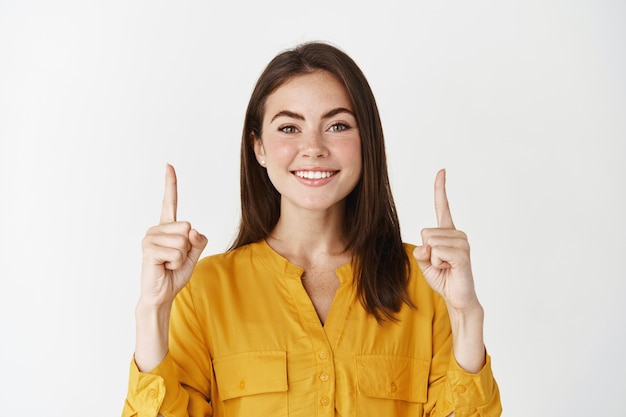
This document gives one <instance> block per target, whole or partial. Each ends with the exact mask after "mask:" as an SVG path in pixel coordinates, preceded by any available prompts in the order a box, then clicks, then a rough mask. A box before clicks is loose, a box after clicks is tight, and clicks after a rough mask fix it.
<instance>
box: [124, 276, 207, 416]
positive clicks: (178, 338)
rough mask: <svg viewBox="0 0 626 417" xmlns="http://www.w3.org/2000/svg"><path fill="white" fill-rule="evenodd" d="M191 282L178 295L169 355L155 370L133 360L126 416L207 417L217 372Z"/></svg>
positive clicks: (174, 306) (175, 303)
mask: <svg viewBox="0 0 626 417" xmlns="http://www.w3.org/2000/svg"><path fill="white" fill-rule="evenodd" d="M190 286H191V281H190V283H189V284H187V286H186V287H185V288H184V289H183V290H182V291H181V292H180V293H179V294H178V295H177V296H176V299H175V300H174V305H173V307H172V314H171V318H170V330H169V352H168V354H167V355H166V357H165V358H164V359H163V361H162V362H161V363H160V364H159V365H158V366H157V367H156V368H155V369H153V370H152V371H150V372H147V373H144V372H140V371H139V370H138V368H137V365H136V364H135V361H134V360H133V361H132V362H131V366H130V377H129V383H128V394H127V397H126V402H125V404H124V410H123V412H122V417H135V416H136V417H156V416H157V415H159V414H160V415H162V416H163V417H206V416H211V415H213V409H212V407H211V402H210V389H211V382H210V381H211V379H212V378H211V375H212V374H213V369H212V365H211V360H210V358H209V355H208V352H207V349H206V346H205V343H204V337H203V333H202V331H201V329H200V326H199V325H198V320H197V316H196V312H195V308H194V305H193V297H192V291H191V289H190Z"/></svg>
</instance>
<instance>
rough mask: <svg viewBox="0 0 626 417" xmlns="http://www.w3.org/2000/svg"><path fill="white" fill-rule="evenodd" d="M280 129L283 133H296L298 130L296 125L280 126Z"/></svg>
mask: <svg viewBox="0 0 626 417" xmlns="http://www.w3.org/2000/svg"><path fill="white" fill-rule="evenodd" d="M278 130H280V131H281V132H283V133H296V132H297V131H298V129H296V127H295V126H282V127H279V128H278Z"/></svg>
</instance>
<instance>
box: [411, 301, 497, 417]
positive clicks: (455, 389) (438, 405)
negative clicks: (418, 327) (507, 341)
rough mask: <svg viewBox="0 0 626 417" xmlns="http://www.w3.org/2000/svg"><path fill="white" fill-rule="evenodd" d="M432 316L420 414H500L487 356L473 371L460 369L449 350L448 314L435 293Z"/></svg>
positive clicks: (467, 416)
mask: <svg viewBox="0 0 626 417" xmlns="http://www.w3.org/2000/svg"><path fill="white" fill-rule="evenodd" d="M437 298H439V300H438V301H437V307H436V312H435V317H434V319H433V358H432V362H431V369H430V380H429V389H428V402H427V403H426V404H425V407H424V414H425V415H426V416H430V417H447V416H449V415H450V414H451V413H452V412H454V416H455V417H498V416H500V415H501V414H502V406H501V403H500V392H499V390H498V384H497V383H496V381H495V379H494V376H493V373H492V370H491V358H490V357H489V355H487V356H486V363H485V366H484V367H483V368H482V369H481V370H480V371H479V372H478V373H476V374H472V373H469V372H466V371H465V370H463V369H462V368H461V367H460V366H459V364H458V363H457V362H456V360H455V358H454V354H453V350H452V331H451V329H450V318H449V316H448V311H447V309H446V306H445V303H444V302H443V300H442V299H441V298H440V297H438V296H437Z"/></svg>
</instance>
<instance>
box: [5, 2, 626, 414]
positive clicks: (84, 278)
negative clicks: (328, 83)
mask: <svg viewBox="0 0 626 417" xmlns="http://www.w3.org/2000/svg"><path fill="white" fill-rule="evenodd" d="M211 3H213V4H211ZM411 3H413V5H411ZM625 27H626V6H625V3H624V2H620V1H593V0H588V1H580V0H568V1H566V0H561V1H538V0H532V1H496V0H478V1H471V2H469V1H448V2H441V1H430V2H424V1H418V2H408V1H407V2H404V3H403V2H397V1H385V2H378V3H376V4H373V2H372V5H371V6H368V5H367V3H366V2H365V3H364V2H359V1H339V0H335V1H316V2H294V1H277V0H269V1H259V2H256V1H254V2H253V1H250V2H248V4H246V3H240V2H236V1H232V2H227V1H220V2H208V1H169V2H163V1H119V0H113V1H106V2H105V1H102V2H93V1H81V0H75V1H71V0H58V1H54V2H52V1H17V0H15V1H10V0H0V274H1V275H0V283H1V286H0V409H1V410H2V412H3V414H6V415H47V416H86V415H88V416H115V415H119V414H120V412H121V409H122V404H123V401H124V397H125V393H126V384H127V372H128V365H129V363H130V359H131V356H132V352H133V346H134V305H135V302H136V300H137V297H138V280H139V267H140V258H141V251H140V242H141V239H142V237H143V235H144V232H145V230H146V229H147V228H148V227H149V226H151V225H152V224H154V223H155V222H156V221H157V220H158V216H159V211H160V202H161V197H162V189H163V175H164V169H165V164H166V162H171V163H173V164H174V165H175V166H176V168H177V171H178V176H179V186H180V189H179V198H180V205H179V218H181V219H187V220H190V221H191V222H192V224H193V225H194V226H195V227H197V228H198V229H199V230H201V231H202V232H203V233H205V234H206V235H207V236H208V237H209V239H210V242H209V246H208V247H207V249H206V251H205V254H209V253H214V252H221V251H223V250H224V249H225V248H226V247H227V246H228V244H229V242H230V240H231V238H232V237H233V235H234V232H235V229H236V226H237V221H238V216H239V214H238V210H239V205H238V204H239V203H238V195H239V194H238V192H239V190H238V187H239V185H238V184H239V182H238V181H239V179H238V172H239V159H238V158H239V156H238V155H239V141H240V133H241V125H242V120H243V114H244V110H245V106H246V104H247V100H248V97H249V94H250V92H251V89H252V87H253V85H254V83H255V81H256V78H257V76H258V75H259V73H260V72H261V70H262V69H263V67H264V66H265V64H266V63H267V62H268V61H269V59H271V58H272V57H273V56H274V55H275V54H276V53H278V52H279V51H281V50H282V49H284V48H287V47H291V46H293V45H295V44H296V43H298V42H301V41H306V40H313V39H318V40H325V41H330V42H332V43H334V44H336V45H338V46H340V47H341V48H342V49H344V50H345V51H347V52H348V53H349V54H350V55H351V56H352V57H353V58H354V59H355V60H356V61H357V63H358V64H359V65H360V66H361V67H362V69H363V71H364V72H365V74H366V75H367V77H368V78H369V80H370V83H371V85H372V88H373V89H374V92H375V94H376V97H377V99H378V104H379V107H380V111H381V115H382V118H383V124H384V126H385V129H386V130H385V132H386V139H387V149H388V158H389V163H390V175H391V178H392V185H393V189H394V193H395V197H396V200H397V201H396V202H397V204H398V210H399V213H400V216H401V220H402V226H403V234H404V239H405V240H406V241H410V242H413V243H419V231H420V229H421V228H423V227H428V226H432V225H433V224H434V222H435V216H434V210H433V202H432V183H433V179H434V175H435V172H436V170H437V169H438V168H440V167H445V168H447V170H448V191H449V198H450V204H451V208H452V214H453V216H454V218H455V223H456V224H457V226H458V227H459V228H462V229H464V230H465V231H466V232H467V233H468V235H469V237H470V242H471V243H472V247H473V265H474V274H475V278H476V281H477V287H478V291H479V296H480V298H481V301H482V303H483V304H484V306H485V309H486V314H487V318H486V339H487V344H488V349H489V352H490V354H491V355H492V357H493V366H494V372H495V375H496V378H497V380H498V382H499V384H500V388H501V391H502V401H503V405H504V410H505V411H504V415H505V416H511V417H512V416H529V415H532V416H554V415H556V416H588V415H600V416H607V415H616V414H615V413H616V412H618V411H619V410H623V396H624V392H625V391H626V378H625V377H624V375H626V360H624V352H626V337H625V334H624V333H625V330H626V324H625V319H626V297H625V295H624V293H625V291H626V279H625V276H624V263H625V260H626V243H625V240H626V222H625V220H624V213H626V198H625V192H626V122H625V120H626V117H625V116H626V81H625V80H626V77H624V74H626V52H625V51H626V29H625Z"/></svg>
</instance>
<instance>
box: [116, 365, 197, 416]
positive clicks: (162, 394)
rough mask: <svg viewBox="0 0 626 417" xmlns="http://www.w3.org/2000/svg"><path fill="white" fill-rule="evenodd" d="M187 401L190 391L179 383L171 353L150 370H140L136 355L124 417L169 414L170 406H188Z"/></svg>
mask: <svg viewBox="0 0 626 417" xmlns="http://www.w3.org/2000/svg"><path fill="white" fill-rule="evenodd" d="M186 404H187V395H186V393H185V390H183V389H182V388H181V386H180V384H179V383H178V379H177V377H176V372H175V369H174V363H173V361H172V359H171V357H170V355H169V353H168V354H167V355H166V357H165V358H164V359H163V361H161V363H160V364H159V365H158V366H157V367H156V368H154V369H153V370H152V371H150V372H141V371H139V368H137V364H136V363H135V360H134V358H133V360H132V361H131V364H130V376H129V382H128V393H127V397H126V403H125V406H124V412H123V413H122V416H123V417H133V416H137V417H156V416H157V415H158V414H159V413H161V414H162V415H164V416H167V415H170V413H169V410H176V409H181V408H182V409H185V408H186Z"/></svg>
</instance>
